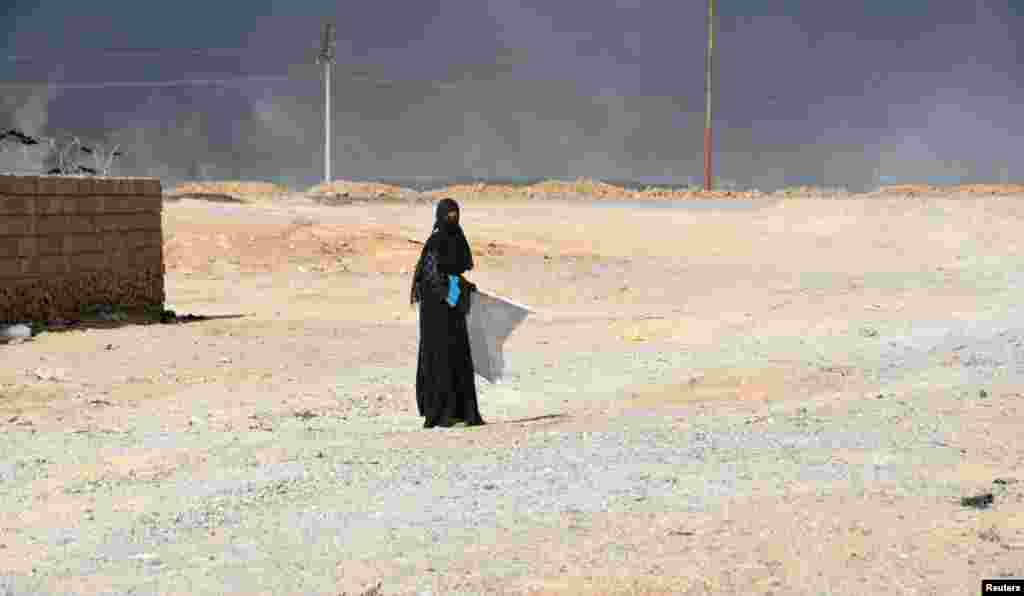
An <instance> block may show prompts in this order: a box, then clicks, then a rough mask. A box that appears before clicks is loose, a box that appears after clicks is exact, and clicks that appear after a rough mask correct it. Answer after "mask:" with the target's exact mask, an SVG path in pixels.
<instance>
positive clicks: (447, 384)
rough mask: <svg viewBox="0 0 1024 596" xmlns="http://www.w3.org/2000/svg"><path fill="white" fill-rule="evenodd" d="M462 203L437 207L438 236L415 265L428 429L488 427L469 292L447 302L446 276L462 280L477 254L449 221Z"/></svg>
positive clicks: (420, 379) (422, 403)
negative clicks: (459, 424)
mask: <svg viewBox="0 0 1024 596" xmlns="http://www.w3.org/2000/svg"><path fill="white" fill-rule="evenodd" d="M458 210H459V206H458V203H456V202H455V201H453V200H452V199H444V200H442V201H440V202H439V203H438V205H437V211H436V213H435V221H434V230H433V233H432V234H431V235H430V238H428V239H427V242H426V243H425V244H424V246H423V250H422V251H421V253H420V258H419V261H418V262H417V263H416V272H415V273H414V274H413V279H412V289H411V292H410V300H411V302H412V303H413V304H416V303H419V306H420V309H419V310H420V344H419V356H418V359H417V365H416V405H417V408H418V409H419V413H420V416H423V417H424V418H426V420H425V422H424V425H423V426H424V427H426V428H431V427H434V426H451V425H452V424H454V423H455V421H456V420H464V421H465V422H466V424H467V425H479V424H484V420H483V418H481V416H480V409H479V405H478V403H477V395H476V379H475V377H474V374H475V372H474V370H473V359H472V355H471V354H470V348H469V331H468V329H467V326H466V307H467V305H468V300H469V293H470V291H469V288H467V287H462V288H460V289H461V290H462V292H461V295H460V296H459V302H458V303H457V304H456V306H455V307H452V306H450V305H449V304H448V302H447V297H448V276H449V275H456V276H461V275H462V273H464V272H466V271H468V270H470V269H472V268H473V254H472V252H471V251H470V248H469V242H468V241H467V240H466V236H465V234H463V232H462V228H461V227H460V226H459V225H458V222H457V220H456V221H455V222H451V221H449V220H448V214H449V213H450V212H452V211H455V212H456V213H458Z"/></svg>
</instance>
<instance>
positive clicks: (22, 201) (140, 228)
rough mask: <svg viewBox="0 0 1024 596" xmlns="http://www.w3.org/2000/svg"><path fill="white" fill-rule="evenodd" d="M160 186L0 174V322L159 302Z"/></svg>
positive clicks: (130, 180) (161, 293) (147, 182)
mask: <svg viewBox="0 0 1024 596" xmlns="http://www.w3.org/2000/svg"><path fill="white" fill-rule="evenodd" d="M161 210H162V200H161V188H160V181H159V180H155V179H150V178H92V177H65V176H8V175H0V322H3V321H7V322H14V321H47V320H53V319H57V318H73V317H76V316H78V315H80V313H81V310H82V308H83V307H88V306H93V305H97V304H110V305H116V306H122V307H125V308H128V309H132V308H143V307H147V306H153V307H157V306H159V307H162V306H163V303H164V261H163V237H162V231H161Z"/></svg>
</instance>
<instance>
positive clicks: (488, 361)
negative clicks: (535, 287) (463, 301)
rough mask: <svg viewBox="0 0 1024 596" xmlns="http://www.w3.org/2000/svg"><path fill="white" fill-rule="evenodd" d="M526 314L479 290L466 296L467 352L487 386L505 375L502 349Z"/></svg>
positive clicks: (514, 306) (502, 299)
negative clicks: (467, 310) (467, 308)
mask: <svg viewBox="0 0 1024 596" xmlns="http://www.w3.org/2000/svg"><path fill="white" fill-rule="evenodd" d="M530 312H531V311H530V309H529V308H527V307H525V306H523V305H521V304H516V303H515V302H512V301H511V300H507V299H505V298H502V297H500V296H495V295H493V294H488V293H486V292H481V291H479V290H477V291H476V292H471V293H470V303H469V314H468V315H466V323H467V325H466V326H467V327H468V328H469V351H470V354H471V355H472V357H473V370H474V371H476V374H478V375H480V376H481V377H483V378H485V379H487V380H488V381H489V382H491V383H498V382H500V381H501V378H502V377H503V376H504V375H505V355H504V354H503V353H502V347H503V346H504V344H505V340H506V339H508V336H509V335H511V334H512V331H513V330H514V329H515V328H516V327H518V326H519V324H520V323H522V322H523V321H524V320H525V319H526V317H527V315H529V314H530Z"/></svg>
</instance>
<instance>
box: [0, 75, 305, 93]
mask: <svg viewBox="0 0 1024 596" xmlns="http://www.w3.org/2000/svg"><path fill="white" fill-rule="evenodd" d="M294 80H296V79H295V77H289V76H284V75H248V76H240V77H227V78H216V79H172V80H166V81H98V82H94V83H53V82H49V81H38V82H29V81H19V82H14V83H3V82H0V89H9V90H16V89H22V90H34V89H38V88H40V87H45V88H48V89H114V88H117V87H183V86H189V85H224V84H232V83H234V84H237V83H242V82H253V81H265V82H270V81H294Z"/></svg>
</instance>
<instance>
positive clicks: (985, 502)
mask: <svg viewBox="0 0 1024 596" xmlns="http://www.w3.org/2000/svg"><path fill="white" fill-rule="evenodd" d="M993 502H995V497H994V496H993V495H992V493H982V494H980V495H975V496H973V497H964V498H962V499H960V505H961V506H962V507H973V508H975V509H988V507H989V506H990V505H992V503H993Z"/></svg>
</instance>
